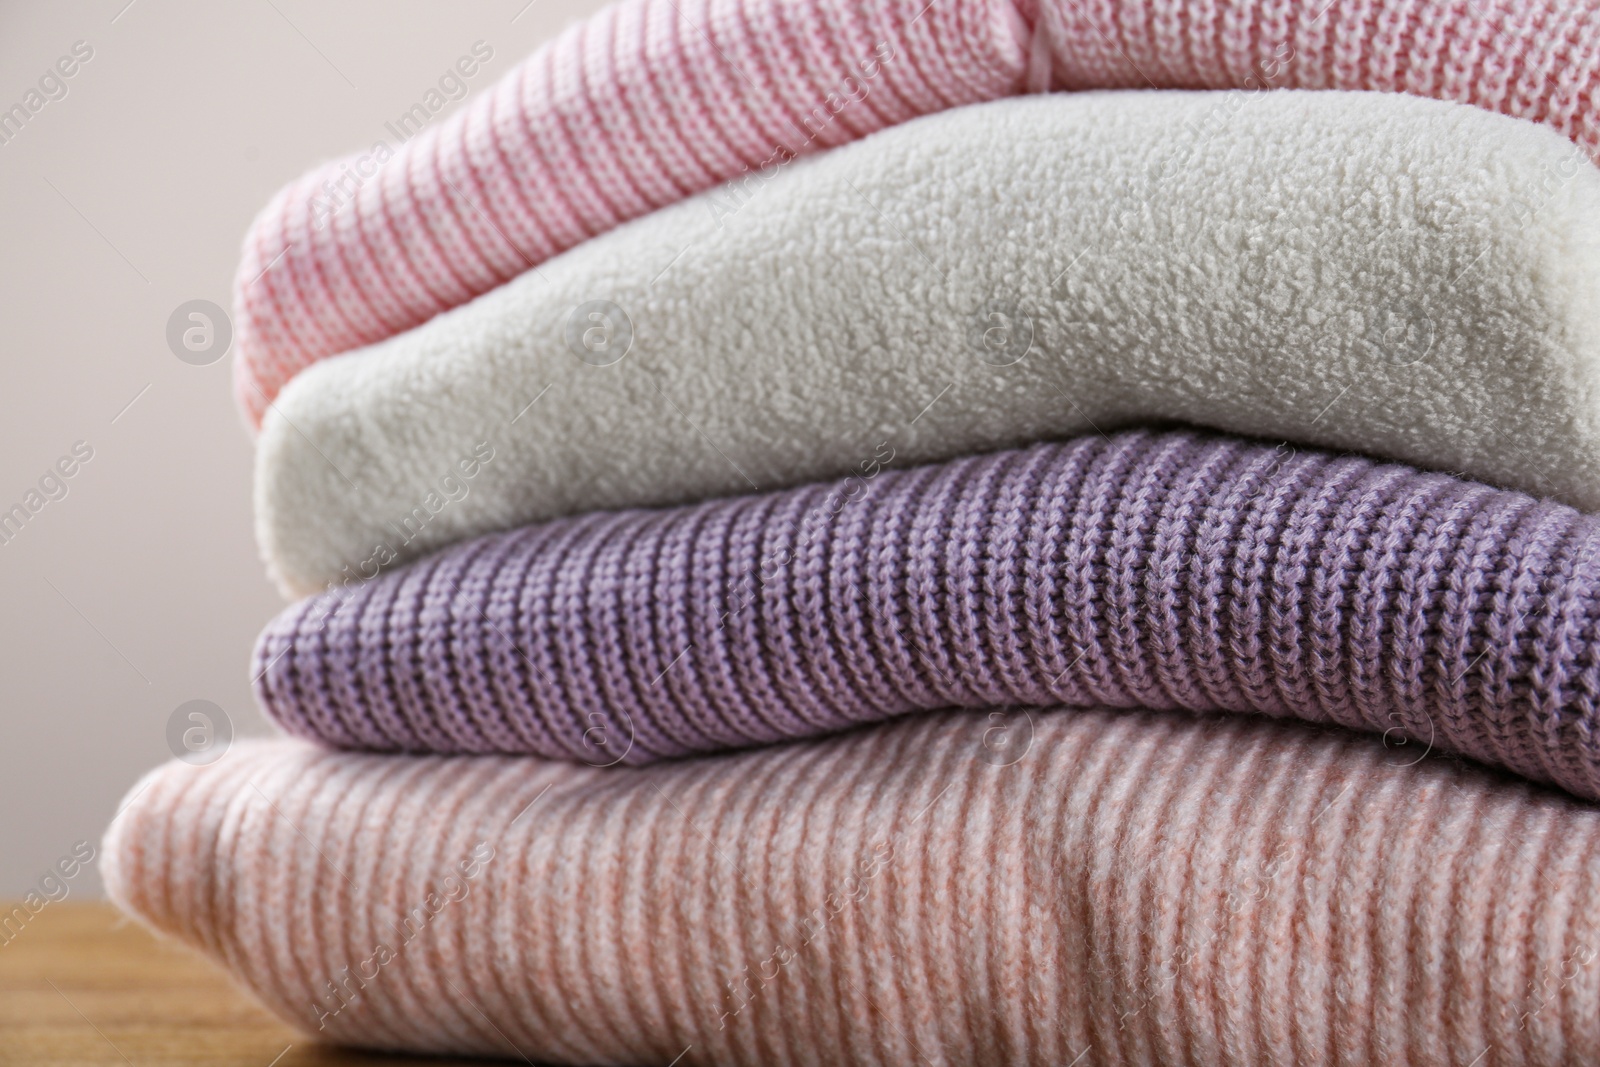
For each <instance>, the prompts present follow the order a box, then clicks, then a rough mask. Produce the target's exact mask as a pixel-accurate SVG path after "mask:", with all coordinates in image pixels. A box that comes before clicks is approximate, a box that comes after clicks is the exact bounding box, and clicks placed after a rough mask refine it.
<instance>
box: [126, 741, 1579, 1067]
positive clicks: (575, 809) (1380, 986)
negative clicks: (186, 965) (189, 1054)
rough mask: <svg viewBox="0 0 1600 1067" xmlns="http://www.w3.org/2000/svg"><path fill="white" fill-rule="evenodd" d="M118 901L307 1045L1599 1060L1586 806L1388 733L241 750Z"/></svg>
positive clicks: (183, 778)
mask: <svg viewBox="0 0 1600 1067" xmlns="http://www.w3.org/2000/svg"><path fill="white" fill-rule="evenodd" d="M103 856H104V858H103V860H102V863H103V865H104V866H103V870H104V874H105V879H106V884H107V887H108V890H109V892H110V893H111V896H112V898H113V899H114V900H115V901H116V902H117V903H118V904H120V905H121V906H122V907H123V908H126V909H128V910H129V911H131V912H132V913H133V914H134V915H136V916H138V917H139V918H141V919H142V920H144V921H145V922H146V923H148V924H150V925H151V926H153V927H154V928H155V929H156V930H158V931H161V932H163V933H167V934H171V935H173V936H174V937H177V938H179V939H181V940H183V941H185V942H188V943H189V944H191V945H193V946H195V947H197V948H199V949H201V950H202V951H203V952H205V953H206V954H207V955H209V956H210V957H211V958H212V959H214V960H217V961H218V962H220V963H221V964H222V965H223V966H224V967H226V968H227V969H228V970H229V971H231V972H232V974H233V975H234V977H235V978H237V979H238V980H239V981H240V982H242V983H244V984H245V985H246V986H247V987H248V988H250V989H251V990H253V991H254V992H255V993H256V994H257V995H258V996H259V997H260V998H261V999H262V1000H263V1001H264V1002H265V1003H266V1004H267V1005H268V1006H269V1007H270V1008H272V1009H273V1010H274V1011H276V1012H277V1013H278V1014H280V1015H282V1016H283V1017H284V1018H285V1019H287V1020H288V1021H289V1022H291V1023H293V1024H295V1025H297V1026H299V1027H301V1028H303V1029H305V1030H307V1031H311V1032H313V1033H320V1035H321V1036H322V1037H324V1038H326V1039H329V1040H333V1041H338V1042H342V1043H349V1044H355V1045H364V1046H377V1047H381V1048H388V1049H406V1050H412V1051H429V1052H450V1053H494V1054H498V1055H502V1056H507V1057H511V1058H514V1059H517V1060H518V1061H519V1062H520V1061H523V1060H524V1059H525V1060H526V1061H527V1062H530V1063H532V1062H537V1063H570V1064H657V1065H665V1064H668V1063H672V1064H675V1065H677V1067H690V1065H696V1064H719V1065H728V1064H761V1065H764V1067H776V1065H789V1064H818V1065H833V1064H845V1063H848V1064H862V1065H875V1064H882V1065H885V1067H901V1065H904V1064H911V1063H931V1064H949V1065H974V1067H976V1065H984V1064H1039V1065H1049V1067H1060V1065H1063V1064H1070V1063H1074V1062H1076V1063H1079V1064H1084V1063H1093V1064H1097V1065H1120V1064H1128V1065H1133V1064H1151V1063H1170V1064H1178V1063H1182V1064H1193V1065H1199V1067H1232V1065H1235V1064H1349V1065H1357V1064H1360V1065H1373V1067H1380V1065H1381V1067H1388V1065H1390V1064H1395V1063H1406V1064H1411V1065H1413V1067H1423V1065H1434V1064H1437V1065H1440V1067H1443V1065H1446V1064H1450V1065H1456V1067H1459V1065H1464V1064H1469V1063H1471V1064H1474V1065H1475V1067H1481V1065H1485V1064H1493V1065H1496V1067H1505V1065H1508V1064H1542V1065H1552V1067H1554V1065H1566V1064H1580V1063H1595V1062H1600V1013H1597V1012H1596V1011H1595V1004H1596V1003H1597V1002H1600V962H1597V960H1596V952H1597V945H1600V811H1597V810H1596V809H1595V808H1594V807H1593V806H1592V805H1588V804H1583V803H1580V802H1577V801H1574V800H1572V799H1570V798H1568V797H1566V796H1565V795H1564V794H1560V793H1557V792H1554V791H1545V790H1542V789H1540V788H1538V787H1533V786H1528V785H1524V784H1522V783H1520V782H1518V781H1517V780H1515V779H1511V778H1508V777H1501V776H1499V775H1497V774H1494V773H1493V772H1489V771H1486V770H1484V769H1481V768H1478V767H1476V766H1474V765H1466V764H1460V763H1456V762H1452V761H1450V760H1446V759H1441V758H1438V757H1430V758H1428V759H1425V760H1423V761H1422V762H1421V763H1419V764H1417V765H1415V766H1402V765H1401V761H1399V760H1396V759H1395V753H1394V752H1393V751H1392V750H1390V749H1386V748H1385V747H1384V746H1383V745H1382V744H1380V743H1379V742H1378V741H1377V740H1376V739H1375V738H1364V737H1358V736H1356V735H1353V734H1349V733H1347V732H1345V731H1337V732H1332V731H1330V732H1316V731H1313V730H1312V729H1309V728H1306V727H1304V726H1301V725H1299V724H1292V723H1277V722H1270V721H1266V720H1260V719H1245V718H1240V717H1221V718H1215V719H1211V720H1206V719H1195V718H1191V717H1190V716H1188V715H1187V714H1184V713H1175V712H1168V713H1160V712H1134V713H1127V712H1101V711H1088V712H1076V713H1074V712H1065V711H1050V712H1035V713H1033V714H1032V716H1031V718H1029V717H1025V716H1020V715H1018V716H1015V717H1013V718H1010V719H1007V720H1006V721H1005V722H1004V723H1003V724H997V723H996V722H995V721H993V718H992V717H991V716H985V715H980V714H974V713H959V712H957V713H951V712H946V713H941V714H934V715H929V716H919V717H917V718H914V719H904V720H900V721H898V722H896V723H893V724H886V725H882V726H878V727H872V728H869V729H868V730H866V731H863V732H859V733H857V734H854V735H852V736H848V737H839V738H830V739H826V740H823V741H814V742H799V743H795V744H792V745H784V746H778V747H774V748H768V749H761V750H757V751H754V752H749V753H740V754H736V755H724V756H718V757H702V758H699V759H694V760H680V761H672V762H667V763H661V764H657V765H655V766H652V767H647V768H611V769H608V770H597V769H594V768H589V767H581V766H578V765H575V764H570V763H555V762H544V761H539V760H531V759H527V758H514V757H497V756H485V757H461V756H456V757H449V756H444V757H441V756H428V757H410V756H368V755H359V754H351V753H335V752H330V751H327V750H324V749H319V748H317V747H315V746H313V745H310V744H307V743H304V742H299V741H292V740H280V741H273V742H246V743H242V744H240V745H238V746H236V748H235V749H234V750H233V751H230V752H228V753H227V754H226V755H225V756H224V757H223V758H222V759H221V760H220V761H218V762H216V763H213V764H211V765H209V766H206V767H194V766H191V765H189V764H187V763H178V762H174V763H172V764H169V765H168V766H166V767H164V768H161V769H160V770H158V771H156V772H154V773H153V775H151V776H149V777H147V778H146V779H145V781H144V782H142V783H141V784H140V786H139V787H138V789H137V791H136V792H135V793H134V794H133V795H132V797H131V800H130V802H129V805H128V807H127V809H126V810H125V812H124V813H123V814H122V815H121V816H119V817H118V819H117V820H116V822H115V823H113V825H112V827H111V830H110V831H109V833H108V835H107V837H106V841H105V846H104V851H103Z"/></svg>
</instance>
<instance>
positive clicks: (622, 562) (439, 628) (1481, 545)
mask: <svg viewBox="0 0 1600 1067" xmlns="http://www.w3.org/2000/svg"><path fill="white" fill-rule="evenodd" d="M255 655H256V670H255V676H256V678H257V682H256V686H257V690H256V691H257V693H258V695H259V696H260V698H261V704H262V706H263V707H265V708H266V709H267V711H268V713H269V714H270V715H271V716H272V717H273V718H274V719H275V720H277V722H278V723H279V724H280V725H282V726H284V727H285V728H286V729H288V730H289V731H290V732H291V733H294V734H299V735H302V736H307V737H312V738H316V739H318V740H321V741H324V742H328V743H331V744H334V745H338V746H341V747H347V748H357V749H373V750H380V751H385V750H387V751H395V750H403V751H412V752H427V751H432V752H504V753H536V754H538V755H542V756H547V757H554V758H557V759H577V760H581V761H584V762H588V763H592V764H595V765H606V764H612V763H618V762H631V763H644V762H649V761H651V760H655V759H659V758H661V757H664V756H679V755H684V754H687V753H693V752H706V751H714V750H717V749H721V748H727V747H733V746H746V745H754V744H761V743H765V742H772V741H778V740H783V739H788V738H795V737H805V736H811V735H815V734H820V733H828V732H832V731H837V730H842V729H846V728H848V727H850V726H853V725H855V724H857V723H862V722H870V721H874V720H877V719H882V718H886V717H889V716H893V715H901V714H905V713H907V712H911V711H918V710H927V709H936V708H942V707H948V706H951V705H959V706H965V707H984V706H991V705H1007V704H1017V705H1036V706H1042V705H1051V704H1067V705H1074V706H1085V705H1107V704H1109V705H1116V706H1140V705H1142V706H1145V707H1157V708H1173V707H1184V708H1190V709H1194V710H1204V711H1215V710H1226V711H1255V712H1264V713H1266V714H1270V715H1293V716H1297V717H1299V718H1303V719H1309V720H1313V721H1317V722H1337V723H1340V724H1343V725H1345V726H1351V727H1355V728H1358V729H1364V730H1372V731H1376V732H1378V733H1381V734H1383V735H1384V736H1385V740H1387V741H1388V742H1389V743H1391V744H1393V745H1395V746H1397V749H1398V746H1400V745H1406V744H1407V742H1408V739H1409V742H1410V745H1409V747H1408V748H1407V750H1406V751H1408V752H1410V753H1412V754H1413V755H1415V754H1420V753H1421V752H1423V751H1426V750H1427V749H1428V748H1429V747H1430V746H1432V747H1437V748H1442V749H1448V750H1451V751H1454V752H1458V753H1464V754H1466V755H1470V756H1473V757H1476V758H1478V759H1481V760H1484V761H1486V762H1490V763H1495V764H1498V765H1500V766H1503V767H1508V768H1510V769H1512V770H1515V771H1517V772H1519V773H1521V774H1524V775H1526V776H1528V777H1530V778H1535V779H1539V780H1542V781H1547V782H1555V783H1558V784H1560V785H1562V786H1564V787H1566V788H1567V789H1570V790H1572V791H1573V792H1575V793H1578V794H1580V795H1582V796H1584V797H1588V798H1591V799H1600V744H1597V740H1596V738H1597V735H1600V518H1596V517H1590V516H1584V515H1580V514H1579V513H1578V512H1575V511H1573V510H1572V509H1571V508H1568V507H1565V506H1564V505H1560V504H1555V503H1551V502H1539V501H1536V500H1534V499H1533V498H1531V497H1527V496H1524V495H1522V494H1519V493H1508V492H1502V491H1499V490H1494V489H1489V488H1487V487H1485V486H1481V485H1474V484H1471V483H1466V482H1461V481H1458V480H1456V479H1454V478H1451V477H1449V476H1448V475H1443V474H1418V473H1417V472H1415V471H1413V470H1410V469H1408V468H1404V467H1397V466H1381V465H1378V464H1375V463H1373V462H1371V461H1369V460H1366V459H1358V458H1353V457H1345V458H1340V457H1334V456H1330V455H1327V454H1324V453H1316V452H1309V453H1297V452H1295V451H1294V450H1293V449H1290V448H1288V447H1286V446H1280V447H1278V448H1273V447H1270V446H1266V445H1256V444H1248V443H1245V442H1242V441H1236V440H1229V439H1225V438H1224V439H1217V438H1213V437H1209V436H1204V435H1196V434H1187V433H1173V434H1164V435H1152V434H1148V433H1141V432H1131V433H1124V434H1119V435H1117V436H1116V437H1114V438H1112V439H1110V440H1107V439H1104V438H1101V437H1098V436H1089V437H1085V438H1081V439H1079V440H1077V441H1075V442H1074V443H1072V444H1067V445H1039V446H1035V447H1034V448H1031V449H1028V450H1027V451H1022V452H1009V453H1001V454H998V455H994V456H988V457H982V458H975V459H965V460H960V461H957V462H954V463H950V464H948V465H945V466H942V467H931V468H922V469H917V470H912V471H907V472H896V471H891V470H879V471H868V472H866V473H864V474H862V475H861V476H859V477H852V478H850V479H847V480H845V481H843V482H836V483H832V484H825V485H820V486H815V487H812V488H807V489H801V490H795V491H790V492H786V493H774V494H768V495H765V496H752V497H745V498H740V499H734V500H727V501H718V502H712V503H707V504H702V505H699V506H694V507H688V508H683V509H680V510H677V511H672V512H667V513H664V514H663V513H659V512H621V513H610V514H598V515H589V516H585V517H583V518H581V519H575V520H561V521H557V522H554V523H552V524H549V525H545V526H535V527H530V528H524V529H521V530H518V531H515V532H513V533H506V534H496V535H491V536H489V537H486V538H481V539H479V540H476V541H470V542H467V543H464V544H462V545H459V546H456V547H454V548H451V549H447V550H445V551H443V552H441V553H438V554H436V555H434V556H430V557H428V558H427V559H425V560H423V561H421V562H419V563H416V564H413V565H411V566H410V567H408V568H403V569H400V570H397V571H395V572H394V573H391V574H386V575H383V576H381V577H379V578H378V579H376V580H375V581H372V582H368V583H362V584H357V585H353V586H350V587H348V588H346V587H338V588H335V589H334V590H331V591H329V592H328V593H325V594H323V595H321V596H319V597H315V598H311V599H308V600H306V601H304V602H302V603H300V604H298V605H295V606H294V607H292V608H290V609H288V610H287V611H285V612H284V613H283V614H282V615H280V616H279V618H278V619H277V620H276V621H275V622H274V623H273V624H272V625H270V626H269V627H268V628H267V630H266V632H265V633H263V634H262V636H261V639H260V641H259V642H258V643H257V646H256V654H255Z"/></svg>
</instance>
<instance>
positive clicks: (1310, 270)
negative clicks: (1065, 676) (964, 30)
mask: <svg viewBox="0 0 1600 1067" xmlns="http://www.w3.org/2000/svg"><path fill="white" fill-rule="evenodd" d="M1597 376H1600V173H1597V172H1596V171H1595V169H1594V168H1593V167H1592V166H1590V165H1589V163H1588V162H1587V161H1586V160H1585V159H1584V157H1583V156H1582V154H1581V152H1580V151H1579V150H1578V149H1576V148H1574V147H1573V146H1572V145H1571V144H1570V143H1568V142H1567V141H1566V140H1564V139H1563V138H1561V137H1560V136H1558V135H1557V134H1555V133H1553V132H1551V131H1549V130H1547V129H1544V128H1541V127H1539V126H1536V125H1534V124H1532V123H1528V122H1523V121H1520V120H1516V119H1510V118H1506V117H1504V116H1500V115H1495V114H1490V113H1488V112H1485V111H1482V110H1478V109H1475V108H1471V107H1465V106H1460V105H1454V104H1446V103H1439V102H1435V101H1431V100H1423V99H1418V98H1415V97H1409V96H1393V95H1378V94H1365V93H1337V92H1275V93H1257V94H1251V93H1248V92H1234V93H1182V92H1149V91H1136V92H1126V93H1116V92H1109V93H1083V94H1071V95H1052V96H1046V97H1034V98H1025V99H1019V100H1008V101H1002V102H999V103H994V104H984V105H979V106H975V107H969V108H963V109H958V110H955V111H950V112H945V113H942V114H937V115H933V116H930V117H927V118H923V119H918V120H916V121H913V122H910V123H907V124H905V125H903V126H899V127H895V128H893V129H889V130H886V131H884V132H882V133H878V134H875V135H873V136H872V137H869V138H867V139H866V140H865V141H862V142H860V143H857V144H854V145H850V146H846V147H843V148H840V149H837V150H835V151H832V152H829V153H827V154H825V155H823V156H820V157H817V158H814V159H807V160H803V161H799V162H795V163H792V164H787V165H785V164H784V163H783V162H782V161H781V160H778V161H773V162H772V163H770V164H769V165H768V166H767V168H766V170H765V173H762V172H760V171H752V174H751V175H750V176H748V177H747V178H746V180H744V181H743V182H741V183H736V184H735V185H732V186H728V187H723V188H720V189H718V190H715V191H714V192H712V193H709V194H705V195H702V196H698V197H695V198H692V199H690V200H687V201H685V202H683V203H681V204H679V205H677V206H674V207H670V208H667V209H665V210H663V211H660V212H657V213H656V214H654V215H650V216H648V217H646V218H643V219H640V220H637V221H635V222H633V223H631V224H628V225H626V226H623V227H621V228H619V229H617V230H615V231H613V232H611V233H608V234H605V235H604V236H601V237H598V238H596V239H594V240H591V241H588V242H586V243H584V244H583V245H581V246H579V247H577V248H575V249H573V250H572V251H570V252H567V253H566V254H564V255H562V256H560V257H558V258H556V259H554V260H551V261H550V262H548V263H546V264H544V265H542V266H540V267H538V268H536V269H533V270H530V271H528V272H527V273H526V274H524V275H522V276H521V277H519V278H517V279H516V280H514V281H512V282H510V283H508V284H506V285H505V286H502V287H501V288H499V289H497V290H495V291H493V292H491V293H488V294H486V295H485V296H483V297H481V298H479V299H478V300H476V301H474V302H473V303H471V304H468V305H466V306H464V307H461V308H458V309H456V310H455V311H452V312H449V313H447V314H444V315H441V316H439V317H438V318H436V319H434V320H432V321H431V322H429V323H427V324H425V325H423V326H421V327H419V328H417V329H415V330H412V331H411V332H409V333H406V334H403V335H401V336H399V337H395V338H393V339H391V340H388V341H385V342H383V343H381V344H378V345H374V346H372V347H370V348H367V349H362V350H359V351H356V352H353V353H350V354H347V355H345V356H340V357H337V358H334V359H330V360H327V361H325V362H323V363H321V364H319V365H317V366H314V367H311V368H309V369H307V370H306V371H305V372H303V373H302V374H301V375H299V376H298V377H297V378H296V379H295V380H294V381H293V382H292V383H291V384H290V385H289V386H288V388H286V389H285V390H284V391H283V393H282V395H281V397H280V398H279V401H278V403H277V406H276V409H275V410H273V411H272V412H270V413H269V415H268V417H267V419H266V422H265V424H264V429H263V433H262V436H261V441H260V450H259V456H258V461H257V485H256V504H257V522H258V532H259V537H260V541H261V546H262V550H263V553H264V555H265V558H266V560H267V563H268V566H269V569H270V570H271V572H272V574H273V576H274V578H275V579H276V580H277V581H278V582H279V584H280V586H281V587H282V588H283V589H284V590H285V591H286V592H289V593H291V594H302V593H306V592H310V591H312V590H314V589H317V588H320V587H322V586H324V585H327V584H329V583H332V582H336V581H341V580H350V579H353V578H357V577H361V576H363V575H370V574H371V573H375V572H376V571H377V570H379V569H381V568H383V567H385V566H387V565H389V564H390V563H391V562H393V561H395V560H400V559H405V558H410V557H414V556H417V555H420V554H422V553H424V552H426V551H429V550H431V549H434V548H437V547H440V546H442V545H445V544H448V543H450V542H452V541H455V540H458V539H461V538H464V537H467V536H470V535H474V534H478V533H482V532H485V531H489V530H494V529H499V528H505V527H511V526H515V525H520V524H525V523H529V522H533V521H537V520H541V519H546V518H550V517H553V516H557V515H562V514H567V513H573V512H579V511H584V510H589V509H601V508H619V507H630V506H648V505H661V504H671V503H679V502H684V501H690V500H694V499H697V498H703V497H709V496H716V495H722V494H730V493H739V492H747V491H750V490H751V489H753V488H759V489H770V488H775V487H778V486H782V485H790V484H795V483H799V482H804V481H807V480H811V479H818V478H823V477H829V476H836V475H840V474H843V473H846V472H848V471H850V470H851V469H853V468H858V467H864V468H870V469H876V467H875V466H874V464H878V463H881V462H882V460H883V458H884V456H885V455H892V457H893V462H894V463H896V464H903V463H911V462H922V461H931V460H937V459H942V458H947V457H951V456H955V455H959V454H962V453H970V452H975V451H981V450H988V449H995V448H1001V447H1007V446H1014V445H1018V444H1022V443H1024V442H1028V441H1033V440H1036V439H1040V438H1050V437H1060V436H1065V435H1071V434H1077V433H1084V432H1093V431H1095V430H1100V431H1109V430H1111V429H1112V428H1114V427H1118V426H1124V425H1128V424H1131V423H1139V422H1148V421H1167V420H1177V421H1183V422H1192V423H1197V424H1203V425H1206V426H1211V427H1216V428H1219V429H1223V430H1228V431H1234V432H1239V433H1244V434H1250V435H1258V436H1263V437H1268V438H1274V439H1291V440H1295V441H1301V442H1305V443H1308V444H1316V445H1322V446H1329V447H1334V448H1344V449H1351V450H1359V451H1363V452H1370V453H1374V454H1377V455H1381V456H1385V457H1390V458H1394V459H1399V460H1404V461H1407V462H1410V463H1413V464H1417V465H1420V466H1424V467H1431V468H1436V469H1445V470H1452V471H1456V472H1460V473H1464V474H1468V475H1471V476H1473V477H1475V478H1478V479H1481V480H1483V481H1487V482H1490V483H1494V484H1498V485H1502V486H1506V487H1511V488H1516V489H1521V490H1525V491H1529V492H1533V493H1537V494H1546V495H1553V496H1556V497H1559V498H1561V499H1563V500H1566V501H1568V502H1570V503H1573V504H1576V505H1578V506H1579V507H1583V508H1589V509H1593V508H1596V507H1600V419H1597V399H1596V386H1597Z"/></svg>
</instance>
